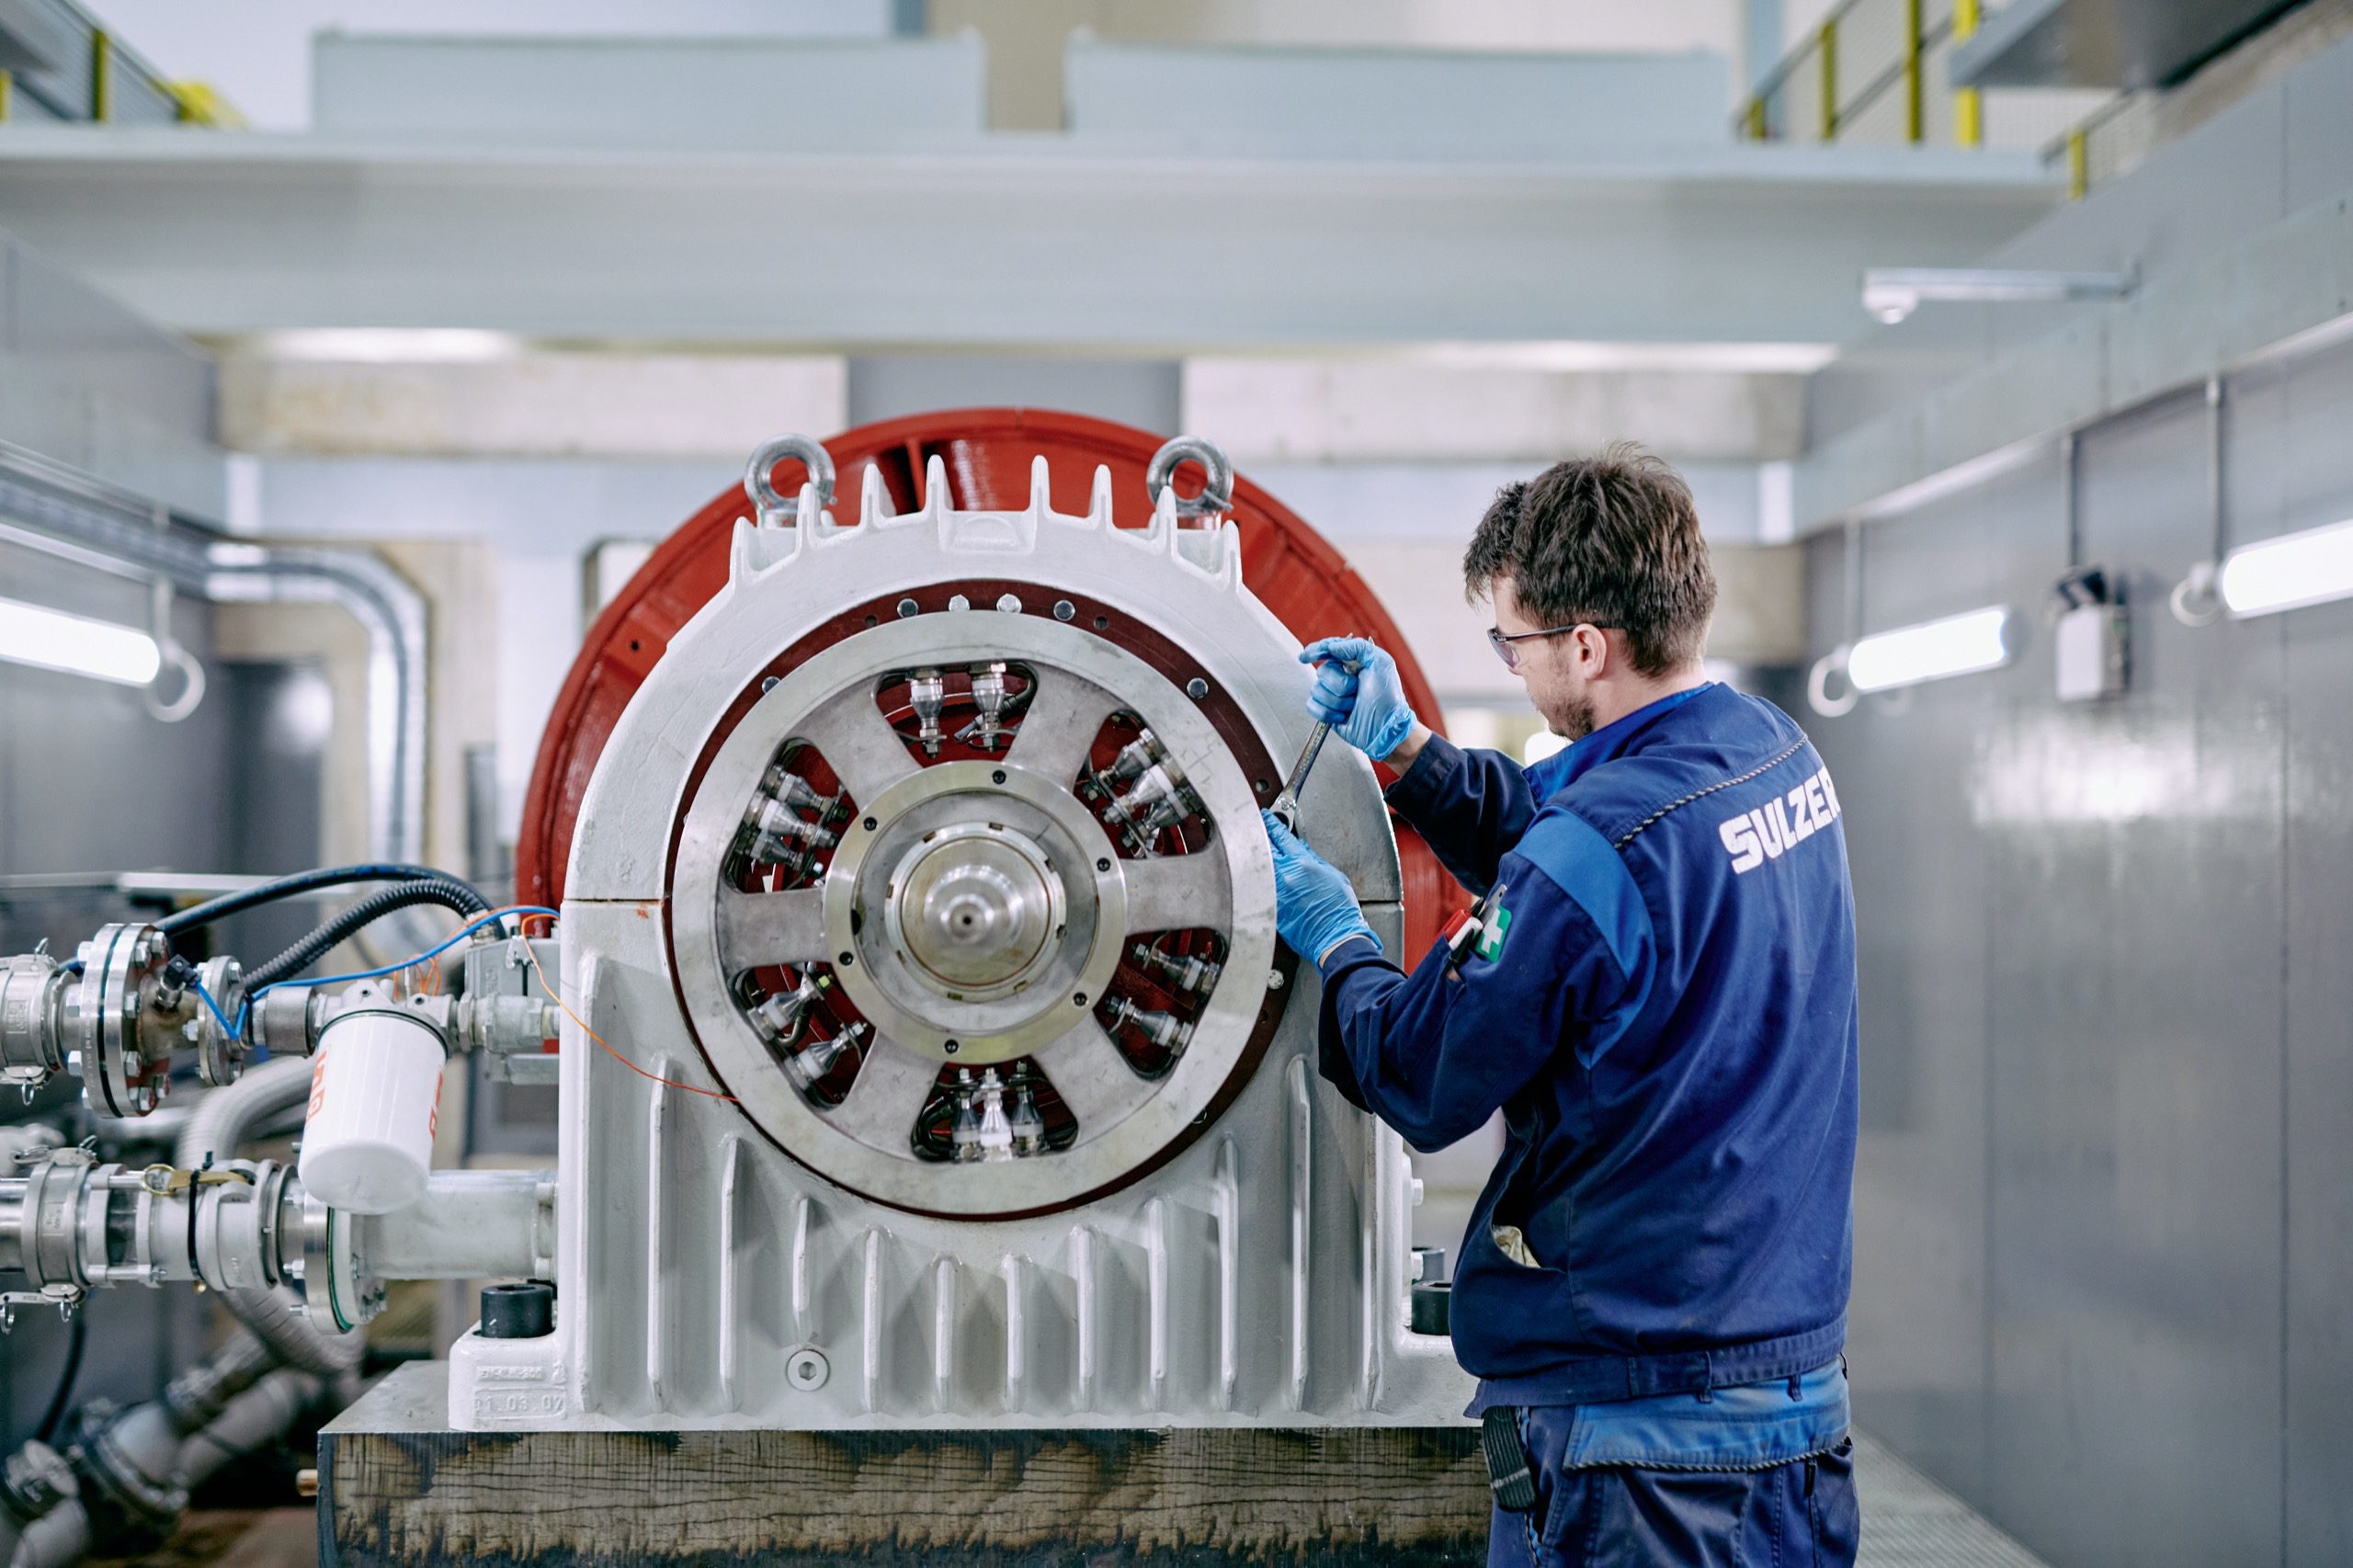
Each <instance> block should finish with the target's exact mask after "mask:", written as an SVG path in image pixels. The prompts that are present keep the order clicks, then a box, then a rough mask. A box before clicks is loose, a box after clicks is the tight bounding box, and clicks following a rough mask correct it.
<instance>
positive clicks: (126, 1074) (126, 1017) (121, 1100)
mask: <svg viewBox="0 0 2353 1568" xmlns="http://www.w3.org/2000/svg"><path fill="white" fill-rule="evenodd" d="M81 958H82V983H80V984H79V985H77V986H75V987H74V989H73V990H72V991H71V992H70V993H68V1006H67V1009H66V1023H67V1028H66V1039H67V1040H68V1042H69V1043H70V1044H71V1046H72V1048H73V1050H74V1051H75V1052H78V1053H79V1056H80V1061H81V1069H80V1070H81V1076H82V1097H83V1099H84V1101H85V1103H86V1104H88V1105H89V1107H90V1108H92V1109H93V1110H97V1111H99V1112H101V1113H102V1114H104V1115H107V1116H145V1115H147V1114H148V1113H150V1112H151V1111H153V1109H154V1108H156V1107H157V1106H158V1105H160V1104H162V1103H163V1099H164V1096H165V1095H167V1094H169V1093H170V1092H171V1071H172V1060H171V1047H170V1040H171V1031H172V1030H174V1029H176V1028H178V1023H179V1020H178V1019H177V1017H175V1016H170V1015H166V1014H165V1013H163V1012H161V1011H159V1010H158V1009H157V1008H156V1006H155V1005H154V1004H155V998H156V996H157V994H158V993H159V992H160V991H161V989H162V987H163V980H164V968H165V965H166V964H168V963H170V962H171V960H172V944H171V939H170V938H169V937H165V935H164V933H163V932H162V931H160V930H158V929H156V928H155V927H154V926H149V925H143V924H138V925H112V926H99V927H98V930H97V935H96V936H94V937H91V938H90V939H89V940H88V941H87V942H85V943H83V944H82V949H81Z"/></svg>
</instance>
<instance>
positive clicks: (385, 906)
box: [245, 876, 490, 996]
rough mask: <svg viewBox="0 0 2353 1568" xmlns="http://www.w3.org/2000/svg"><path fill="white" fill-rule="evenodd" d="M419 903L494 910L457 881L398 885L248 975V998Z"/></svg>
mask: <svg viewBox="0 0 2353 1568" xmlns="http://www.w3.org/2000/svg"><path fill="white" fill-rule="evenodd" d="M417 903H438V904H441V905H442V906H444V907H445V908H449V909H454V910H456V911H457V912H458V913H459V914H460V915H480V914H482V913H483V911H484V910H486V909H488V908H489V907H490V906H489V905H488V904H487V903H483V896H482V894H480V893H478V892H475V891H474V890H473V889H472V888H471V887H469V886H467V885H466V884H465V883H464V882H461V881H458V880H457V879H456V878H454V877H442V876H435V877H430V878H426V879H425V880H423V881H413V882H399V883H396V884H394V885H393V886H392V887H388V888H385V889H383V890H381V892H373V893H370V894H369V895H368V896H367V897H366V898H363V899H361V900H360V901H359V902H358V903H355V904H353V905H352V906H351V907H350V908H349V909H347V910H345V911H344V912H343V913H342V914H341V915H336V916H335V918H334V919H332V920H330V921H328V922H327V923H326V924H325V925H324V926H320V927H319V928H318V929H317V930H315V931H313V932H312V933H311V934H310V935H309V936H307V937H303V938H302V939H301V941H299V942H297V943H295V944H294V945H293V946H292V947H290V948H289V949H286V950H285V951H284V952H282V953H280V954H278V956H277V957H276V958H274V959H272V960H269V961H268V962H267V963H266V964H264V965H262V966H261V967H260V968H259V969H256V970H250V971H247V972H246V974H245V994H246V995H248V996H250V995H252V994H254V993H255V992H256V991H259V990H260V989H261V988H262V987H263V986H265V985H274V984H276V983H278V982H279V981H281V980H285V979H288V978H290V977H291V976H293V975H297V974H300V973H301V972H302V971H304V970H306V969H308V968H310V967H311V966H312V965H313V964H314V963H316V962H318V961H319V960H321V959H323V958H324V957H326V956H327V954H328V953H329V952H331V951H333V950H334V949H335V947H336V946H338V945H339V944H341V943H342V942H343V941H344V940H345V939H346V938H347V937H350V936H351V934H352V933H353V932H355V931H358V929H359V928H360V927H362V926H368V925H371V924H373V923H374V922H376V921H378V920H381V919H382V918H383V917H384V916H385V915H390V914H391V913H392V911H394V910H395V909H406V908H408V907H409V906H410V905H411V904H417Z"/></svg>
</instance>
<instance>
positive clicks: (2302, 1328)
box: [1809, 345, 2353, 1568]
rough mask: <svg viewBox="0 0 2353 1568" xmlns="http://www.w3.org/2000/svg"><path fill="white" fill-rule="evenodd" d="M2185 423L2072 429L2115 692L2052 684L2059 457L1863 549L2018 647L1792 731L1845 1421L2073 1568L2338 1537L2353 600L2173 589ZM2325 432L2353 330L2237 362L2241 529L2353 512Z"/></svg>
mask: <svg viewBox="0 0 2353 1568" xmlns="http://www.w3.org/2000/svg"><path fill="white" fill-rule="evenodd" d="M2206 418H2207V415H2206V410H2205V407H2204V405H2203V403H2202V402H2201V401H2200V399H2197V398H2195V397H2189V398H2184V399H2180V400H2177V401H2176V402H2173V403H2167V404H2165V405H2162V406H2159V407H2155V408H2153V409H2151V410H2148V411H2146V412H2144V413H2143V414H2141V415H2136V416H2134V417H2132V418H2131V419H2130V420H2127V421H2120V422H2118V423H2115V424H2111V425H2109V426H2103V427H2100V428H2098V429H2097V430H2095V431H2093V432H2091V433H2090V434H2088V435H2086V437H2084V438H2083V440H2082V443H2081V445H2080V448H2079V452H2080V467H2079V478H2078V482H2077V485H2078V488H2077V494H2078V495H2079V496H2080V504H2081V512H2080V521H2081V531H2082V538H2083V544H2084V551H2085V554H2086V558H2088V559H2090V560H2093V561H2097V562H2104V563H2106V564H2109V565H2110V566H2112V567H2119V568H2121V569H2122V571H2123V574H2124V578H2125V581H2126V584H2127V586H2128V590H2129V592H2130V594H2131V599H2132V603H2133V609H2132V617H2131V619H2132V633H2133V638H2134V647H2133V661H2134V667H2133V673H2132V687H2131V691H2130V693H2129V694H2128V695H2127V696H2125V697H2124V698H2123V699H2120V700H2118V701H2116V702H2113V703H2109V704H2105V705H2099V706H2090V707H2086V706H2078V705H2062V704H2060V703H2058V702H2057V701H2056V700H2055V699H2054V698H2053V697H2052V689H2051V681H2052V669H2051V662H2050V652H2049V646H2048V635H2047V628H2046V622H2045V621H2044V619H2043V618H2042V613H2041V611H2042V604H2043V598H2044V596H2045V594H2046V593H2047V590H2048V586H2049V584H2050V582H2051V580H2052V577H2053V576H2055V575H2056V574H2057V573H2058V572H2059V571H2060V569H2061V568H2062V567H2063V564H2064V563H2065V561H2066V554H2065V515H2066V514H2065V506H2064V501H2065V489H2064V486H2063V471H2062V469H2061V467H2060V464H2059V462H2058V460H2057V459H2056V457H2055V456H2054V457H2050V458H2046V459H2044V460H2040V461H2038V462H2036V463H2034V464H2031V465H2029V466H2027V467H2024V468H2021V469H2019V470H2017V471H2015V472H2010V473H2008V474H2006V475H2004V476H2002V477H2001V478H1999V479H1996V480H1994V481H1991V482H1989V483H1985V484H1984V485H1981V486H1980V487H1978V488H1976V489H1974V490H1972V491H1970V492H1967V493H1965V494H1961V495H1958V496H1954V497H1951V498H1949V499H1948V500H1946V501H1943V502H1941V503H1939V504H1938V506H1936V507H1935V508H1933V509H1924V510H1921V511H1918V512H1915V513H1912V514H1909V515H1906V516H1904V517H1900V518H1896V519H1893V520H1891V521H1888V522H1886V523H1882V524H1880V525H1876V526H1874V527H1872V528H1870V529H1869V530H1867V532H1866V535H1865V543H1864V547H1863V561H1864V571H1863V585H1864V606H1865V612H1864V626H1865V628H1866V629H1867V630H1868V629H1876V628H1880V627H1884V626H1889V625H1894V624H1901V623H1904V622H1906V621H1909V620H1914V619H1922V618H1925V617H1927V616H1930V615H1934V614H1938V613H1943V612H1949V611H1953V610H1958V609H1963V608H1971V607H1972V606H1975V605H1979V604H1984V603H1987V602H1990V601H1992V600H1995V599H2002V600H2006V602H2008V603H2010V604H2012V605H2013V606H2015V607H2017V608H2019V609H2020V610H2021V611H2023V612H2024V616H2025V626H2026V638H2027V641H2026V646H2025V648H2024V650H2023V652H2022V653H2021V654H2020V657H2019V658H2018V662H2017V663H2016V664H2015V665H2012V666H2011V667H2010V668H2008V669H2006V670H2003V671H2000V672H1997V673H1995V674H1994V675H1990V676H1977V677H1971V678H1967V679H1961V680H1955V681H1950V682H1947V683H1942V684H1940V685H1936V686H1928V687H1919V688H1916V689H1915V690H1913V691H1912V692H1910V693H1909V694H1908V695H1901V696H1899V697H1898V698H1897V699H1894V700H1893V701H1889V700H1886V699H1875V700H1873V701H1870V702H1866V703H1864V704H1863V705H1862V706H1861V707H1859V709H1858V710H1856V711H1855V712H1854V713H1853V714H1852V715H1850V716H1848V717H1847V718H1845V719H1837V720H1828V719H1813V720H1812V721H1811V722H1810V728H1811V730H1812V731H1813V733H1814V735H1815V737H1816V740H1817V742H1818V744H1820V745H1821V748H1822V750H1823V751H1824V755H1825V756H1827V758H1828V760H1829V762H1830V764H1831V767H1832V768H1833V770H1834V771H1835V772H1836V775H1837V777H1838V779H1839V783H1840V794H1841V798H1842V800H1843V801H1844V803H1845V805H1846V808H1847V832H1848V837H1849V842H1850V848H1851V854H1852V857H1853V864H1854V869H1855V878H1856V898H1857V911H1858V916H1859V921H1860V923H1861V927H1862V928H1861V931H1860V933H1859V935H1860V938H1861V942H1860V958H1861V966H1862V985H1863V1028H1864V1040H1863V1051H1864V1055H1863V1107H1864V1133H1863V1147H1862V1157H1861V1163H1860V1165H1859V1172H1858V1181H1857V1185H1858V1191H1857V1260H1856V1269H1857V1272H1856V1297H1855V1303H1854V1312H1853V1330H1852V1335H1851V1343H1850V1355H1851V1358H1852V1361H1853V1364H1854V1369H1855V1376H1856V1387H1857V1406H1858V1420H1859V1422H1860V1423H1861V1424H1862V1425H1864V1426H1867V1427H1870V1428H1872V1429H1874V1430H1875V1431H1877V1432H1878V1433H1880V1434H1881V1436H1882V1437H1884V1438H1885V1439H1886V1440H1888V1441H1889V1442H1890V1443H1891V1444H1892V1446H1893V1447H1895V1448H1896V1449H1898V1450H1899V1451H1901V1452H1903V1453H1904V1455H1905V1456H1906V1457H1908V1458H1910V1459H1912V1460H1914V1461H1915V1463H1918V1464H1920V1465H1921V1466H1922V1467H1923V1468H1924V1469H1927V1471H1930V1472H1931V1473H1932V1474H1934V1475H1936V1476H1937V1477H1938V1479H1939V1480H1941V1481H1943V1482H1945V1483H1947V1484H1949V1485H1950V1486H1952V1487H1953V1488H1954V1489H1955V1490H1956V1491H1958V1492H1960V1493H1961V1494H1963V1495H1964V1496H1966V1497H1967V1498H1968V1499H1969V1500H1970V1501H1972V1503H1974V1504H1976V1505H1977V1506H1980V1507H1982V1508H1984V1510H1985V1511H1986V1512H1987V1513H1988V1514H1990V1515H1991V1516H1992V1517H1994V1518H1995V1520H1996V1521H1997V1522H1999V1523H2000V1524H2001V1525H2002V1526H2003V1527H2004V1528H2007V1529H2009V1530H2010V1531H2012V1532H2013V1533H2014V1534H2016V1535H2017V1536H2018V1537H2019V1538H2020V1539H2021V1540H2023V1541H2024V1542H2025V1543H2026V1544H2027V1545H2029V1547H2031V1548H2033V1549H2034V1550H2036V1551H2040V1552H2041V1553H2043V1554H2044V1555H2046V1556H2047V1557H2049V1558H2050V1560H2051V1561H2052V1562H2055V1563H2059V1564H2062V1565H2063V1568H2075V1565H2077V1564H2105V1563H2133V1564H2168V1563H2180V1564H2200V1565H2203V1564H2211V1563H2236V1562H2266V1563H2269V1562H2287V1563H2303V1562H2345V1561H2348V1560H2353V1498H2348V1496H2347V1492H2346V1489H2345V1487H2344V1485H2343V1478H2344V1477H2345V1475H2346V1474H2347V1473H2348V1471H2353V1422H2348V1421H2347V1417H2346V1415H2345V1412H2346V1409H2347V1395H2348V1393H2353V1319H2348V1316H2347V1312H2346V1308H2345V1303H2346V1302H2347V1301H2348V1300H2353V1206H2348V1204H2347V1199H2346V1194H2347V1191H2348V1190H2353V1024H2348V1023H2347V1019H2348V1017H2353V966H2348V965H2347V963H2346V961H2345V943H2346V933H2347V931H2348V930H2353V853H2348V852H2353V808H2348V806H2347V790H2346V784H2347V779H2348V778H2353V712H2348V705H2347V700H2346V699H2347V694H2348V693H2353V606H2347V605H2336V606H2327V607H2322V608H2314V609H2306V610H2299V611H2293V612H2290V613H2289V614H2287V615H2284V616H2278V617H2271V618H2267V619H2256V620H2251V621H2242V622H2231V621H2224V622H2222V623H2220V624H2217V625H2214V626H2211V627H2206V628H2203V629H2198V630H2192V629H2189V628H2186V627H2183V626H2181V625H2179V624H2178V623H2177V622H2176V621H2175V620H2174V619H2173V618H2172V617H2171V616H2170V615H2168V614H2167V613H2166V612H2165V608H2164V596H2165V591H2166V590H2167V589H2169V588H2170V587H2171V585H2173V583H2174V582H2175V581H2176V580H2177V578H2178V577H2179V576H2180V574H2181V573H2182V571H2183V569H2184V568H2185V567H2186V566H2187V565H2188V562H2191V561H2193V560H2197V559H2200V558H2202V557H2203V556H2205V555H2206V554H2207V553H2208V551H2209V549H2210V541H2211V517H2210V514H2209V509H2208V504H2207V494H2208V470H2207V458H2206V451H2207V440H2206V430H2207V425H2206ZM2348 419H2353V346H2346V345H2339V346H2336V347H2330V348H2325V349H2322V350H2319V351H2317V352H2315V353H2314V354H2313V355H2311V356H2309V357H2307V358H2302V359H2300V360H2296V361H2291V362H2288V363H2285V364H2279V365H2274V366H2271V367H2268V368H2267V369H2264V370H2262V371H2260V372H2257V373H2251V374H2249V375H2247V376H2245V377H2243V378H2241V379H2240V380H2239V381H2235V382H2234V384H2233V385H2232V387H2231V388H2230V392H2229V397H2228V400H2227V404H2226V422H2225V426H2224V429H2225V448H2224V449H2225V463H2224V469H2225V474H2226V485H2225V496H2226V513H2227V517H2228V520H2229V530H2230V535H2231V537H2233V538H2234V539H2237V540H2253V539H2256V538H2261V537H2264V536H2267V535H2269V534H2274V533H2278V532H2280V531H2283V530H2286V529H2291V528H2308V527H2312V526H2313V525H2315V524H2318V523H2322V522H2327V521H2332V520H2335V519H2336V518H2340V517H2353V443H2347V441H2345V440H2344V438H2343V434H2342V433H2343V431H2344V429H2345V428H2346V426H2347V420H2348ZM1844 548H1845V545H1844V540H1843V539H1842V538H1841V537H1840V536H1838V535H1836V534H1832V535H1828V536H1825V537H1824V538H1822V539H1819V540H1815V541H1814V542H1813V545H1812V546H1811V547H1810V549H1811V551H1812V555H1813V560H1812V563H1811V572H1810V577H1809V592H1810V597H1811V599H1812V612H1813V642H1814V644H1815V647H1816V649H1817V651H1818V650H1820V649H1824V648H1827V647H1828V646H1829V645H1830V644H1832V643H1834V642H1837V641H1839V640H1840V639H1841V638H1842V637H1843V636H1844V635H1845V634H1846V631H1847V616H1846V610H1845V608H1844V603H1843V600H1844V588H1843V575H1842V571H1841V557H1842V551H1843V549H1844Z"/></svg>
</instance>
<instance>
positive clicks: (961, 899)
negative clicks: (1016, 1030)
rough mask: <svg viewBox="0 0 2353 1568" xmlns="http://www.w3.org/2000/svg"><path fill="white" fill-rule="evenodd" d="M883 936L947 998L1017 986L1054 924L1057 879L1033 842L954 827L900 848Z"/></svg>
mask: <svg viewBox="0 0 2353 1568" xmlns="http://www.w3.org/2000/svg"><path fill="white" fill-rule="evenodd" d="M892 886H893V887H894V888H895V889H896V890H897V891H896V892H895V893H894V895H893V896H892V899H891V903H890V918H889V921H888V923H887V925H886V926H885V929H886V930H888V931H889V933H890V937H891V940H892V944H893V945H894V946H896V947H899V948H902V949H904V950H905V952H906V954H907V956H908V957H909V958H911V959H913V960H915V965H916V967H917V968H918V969H919V970H920V971H922V972H923V975H924V977H925V978H926V980H929V981H930V982H932V983H933V984H934V985H935V986H936V987H937V988H938V991H939V994H941V995H943V996H945V997H947V998H949V1000H951V1001H961V1000H964V999H966V998H968V997H972V996H976V995H979V994H1003V993H1004V992H1006V991H1007V990H1010V989H1017V988H1018V987H1019V986H1020V985H1021V984H1022V983H1024V982H1025V981H1026V980H1028V979H1029V978H1030V977H1032V976H1033V975H1035V974H1036V972H1037V971H1038V968H1039V966H1040V962H1041V961H1042V960H1043V959H1044V957H1045V951H1046V942H1047V940H1048V938H1050V937H1052V936H1053V935H1054V934H1055V932H1056V930H1057V929H1058V928H1061V927H1062V926H1063V903H1064V902H1065V901H1064V896H1063V880H1062V877H1061V875H1060V874H1059V873H1057V872H1056V871H1055V869H1054V868H1053V865H1052V864H1051V862H1050V861H1049V860H1047V858H1046V856H1045V853H1044V851H1042V850H1041V849H1040V848H1039V847H1038V846H1037V844H1036V842H1035V841H1034V840H1031V839H1029V838H1028V837H1026V836H1024V835H1021V834H1017V833H1012V832H1008V831H1007V830H1006V829H1004V828H1001V827H999V826H997V825H996V824H994V823H961V824H958V825H956V826H954V827H950V828H946V829H943V830H942V831H941V832H939V833H938V834H935V835H930V836H929V837H927V838H926V840H925V841H924V842H923V843H921V844H918V845H917V846H915V848H914V849H912V850H910V851H909V852H908V853H907V855H906V856H905V858H903V859H902V860H901V861H900V862H899V869H897V870H896V871H894V872H893V873H892Z"/></svg>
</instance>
